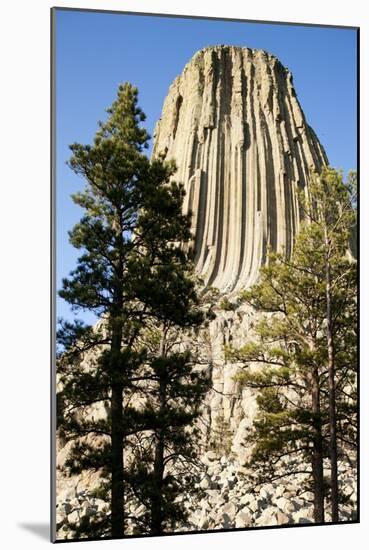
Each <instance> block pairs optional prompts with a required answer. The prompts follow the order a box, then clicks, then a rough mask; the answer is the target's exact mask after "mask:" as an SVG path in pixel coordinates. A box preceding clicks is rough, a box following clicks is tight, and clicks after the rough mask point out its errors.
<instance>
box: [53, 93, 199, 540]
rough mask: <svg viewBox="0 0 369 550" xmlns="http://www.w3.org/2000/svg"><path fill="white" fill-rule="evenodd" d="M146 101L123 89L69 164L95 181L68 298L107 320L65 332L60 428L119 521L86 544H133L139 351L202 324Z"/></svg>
mask: <svg viewBox="0 0 369 550" xmlns="http://www.w3.org/2000/svg"><path fill="white" fill-rule="evenodd" d="M137 95H138V92H137V89H136V88H134V87H132V86H131V85H130V84H128V83H127V84H124V85H121V86H120V87H119V90H118V97H117V99H116V100H115V101H114V102H113V104H112V106H111V108H109V109H108V114H109V116H108V119H107V121H106V122H104V123H100V128H99V130H98V132H97V133H96V136H95V138H94V142H93V144H92V145H81V144H77V143H75V144H73V145H72V146H71V150H72V153H73V155H72V158H71V160H70V161H69V165H70V167H71V168H72V170H74V172H75V173H76V174H79V175H81V176H82V177H83V178H84V180H85V182H86V187H85V189H84V190H83V191H82V192H80V193H76V194H75V195H73V200H74V202H75V203H76V204H78V205H79V206H80V207H81V208H82V209H83V211H84V214H83V217H82V218H81V220H80V222H79V223H78V224H76V225H75V226H74V228H73V229H72V230H71V232H70V242H71V243H72V245H73V246H75V247H76V248H77V249H79V250H80V251H81V255H80V256H79V258H78V265H77V267H76V269H75V270H74V271H72V272H71V274H70V276H69V277H68V278H66V279H64V280H63V288H62V289H61V290H60V292H59V294H60V296H61V297H62V298H64V299H65V300H66V301H67V302H69V303H70V304H71V305H72V307H73V308H74V309H76V310H80V311H85V310H88V311H92V312H94V313H95V314H96V315H98V316H100V317H101V319H102V320H101V322H100V323H98V325H97V326H96V327H95V328H92V327H91V326H86V325H84V324H83V323H81V322H76V323H74V324H73V323H62V325H61V328H60V330H59V342H60V345H61V348H62V352H61V354H60V357H59V361H58V365H59V366H58V373H59V374H58V377H59V381H60V387H61V391H60V393H59V394H58V409H59V412H60V414H59V426H58V427H59V433H60V436H61V437H63V438H64V440H65V441H71V442H72V445H71V448H70V452H69V456H68V459H67V461H66V464H65V471H66V472H67V473H70V474H72V473H81V472H83V471H86V470H92V471H93V470H96V471H99V473H100V474H101V476H102V479H103V478H104V479H105V483H102V485H101V491H102V494H105V495H109V499H110V508H111V516H104V517H101V518H99V519H97V518H95V519H94V520H91V521H90V522H89V525H88V526H87V528H86V529H84V526H79V527H78V528H76V531H75V533H76V536H80V535H81V534H83V533H84V536H86V531H87V536H94V535H95V536H96V535H99V536H104V535H105V536H112V537H122V536H124V525H125V522H124V472H123V464H124V441H125V440H126V438H127V437H129V435H131V434H132V433H136V432H138V431H139V430H140V429H142V426H140V425H138V424H137V420H138V419H137V417H136V416H135V414H134V411H133V408H132V407H131V406H130V404H129V403H130V401H129V399H126V396H128V395H131V394H132V393H133V392H134V384H133V382H132V379H133V378H134V376H135V373H137V371H138V370H139V369H140V367H141V365H142V361H143V357H144V352H141V351H140V350H137V349H136V347H135V344H136V342H137V339H138V337H139V335H140V334H141V332H142V330H143V329H144V328H145V326H146V323H147V321H148V319H150V318H152V317H153V316H154V317H155V318H156V319H159V320H160V322H174V323H176V324H177V325H178V326H187V325H194V324H199V323H200V322H201V315H200V314H199V313H198V312H197V313H196V314H195V313H193V312H189V310H190V309H191V305H193V304H196V301H197V296H196V291H195V287H194V282H193V280H192V278H191V272H190V266H189V261H188V258H187V256H186V254H185V253H184V252H183V250H181V249H180V248H179V247H178V246H177V243H178V242H186V241H188V240H189V239H190V231H189V217H188V216H184V215H182V201H183V196H184V191H183V188H182V187H181V186H180V185H177V184H175V183H173V182H170V178H171V176H172V175H173V172H174V166H173V165H172V164H168V163H163V162H162V161H161V160H153V161H151V162H150V161H149V159H148V158H147V157H146V156H145V154H144V152H143V149H144V148H145V147H146V146H147V143H148V139H149V136H148V134H147V133H146V131H145V130H144V129H143V128H142V127H141V126H140V123H141V122H142V121H143V120H144V118H145V116H144V114H143V112H142V111H141V109H140V108H139V107H138V105H137ZM97 404H99V407H100V409H98V411H100V412H98V413H97V414H96V409H94V407H95V406H96V405H97ZM102 407H104V408H105V411H106V414H101V409H102ZM132 419H133V420H132Z"/></svg>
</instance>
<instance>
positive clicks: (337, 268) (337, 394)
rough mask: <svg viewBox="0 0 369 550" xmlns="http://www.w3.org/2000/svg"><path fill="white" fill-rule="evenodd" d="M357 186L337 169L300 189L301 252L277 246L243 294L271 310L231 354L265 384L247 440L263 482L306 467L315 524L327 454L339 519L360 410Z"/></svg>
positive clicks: (320, 516)
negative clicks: (342, 476) (344, 462)
mask: <svg viewBox="0 0 369 550" xmlns="http://www.w3.org/2000/svg"><path fill="white" fill-rule="evenodd" d="M351 182H352V180H351ZM351 187H352V186H351V184H350V185H349V186H346V185H344V183H343V181H342V176H341V175H340V174H339V173H337V172H336V171H334V170H332V169H330V168H327V169H325V170H324V171H323V172H322V174H321V175H320V176H319V177H318V176H316V175H315V176H314V177H312V180H311V183H310V185H309V187H308V195H307V196H306V197H305V198H304V197H303V196H302V197H301V208H302V209H303V211H304V212H305V221H304V223H303V224H302V227H301V229H300V232H299V234H298V236H297V238H296V242H295V245H294V250H293V253H292V257H291V258H290V259H289V260H285V259H284V257H283V256H282V255H278V254H272V253H271V254H269V258H268V264H267V265H266V266H265V267H263V268H262V270H261V275H260V279H259V282H258V283H257V284H256V285H255V286H254V287H253V288H252V289H250V290H249V291H246V292H244V293H243V299H244V300H245V301H246V302H247V303H249V304H250V305H251V306H252V307H253V308H255V310H256V311H259V312H261V313H262V317H261V320H260V321H258V322H257V323H256V326H255V341H254V342H250V343H248V344H247V345H246V346H245V347H244V348H242V349H240V350H228V357H231V358H233V359H237V360H239V361H241V362H243V363H244V365H245V367H244V369H243V371H242V372H241V373H240V375H239V378H240V380H241V381H242V383H243V384H245V385H247V386H249V387H252V388H255V389H257V390H258V397H257V401H258V405H259V413H258V416H257V418H256V420H255V422H254V432H253V433H252V434H250V435H249V437H248V442H249V443H250V444H251V443H254V447H253V452H252V459H251V463H252V464H253V466H254V467H257V468H259V476H258V477H259V481H262V480H263V479H265V478H276V477H278V476H286V475H296V474H297V473H298V472H300V473H305V474H306V475H307V476H308V477H309V479H310V480H311V483H312V490H313V493H314V517H315V521H316V522H323V521H324V497H325V486H324V479H323V458H324V457H325V456H329V457H330V460H331V482H330V491H331V495H330V496H331V503H332V520H333V521H338V500H339V495H338V488H337V441H339V442H341V450H343V446H344V445H346V446H347V445H349V446H350V447H351V448H354V446H355V442H354V441H353V439H354V434H353V433H352V430H351V434H350V436H347V433H349V432H347V433H345V430H346V429H347V427H348V425H349V424H350V423H353V422H354V418H355V414H356V396H355V392H351V391H347V390H348V388H355V377H356V263H355V261H354V260H353V258H352V256H351V254H350V253H349V252H348V243H349V240H350V235H351V232H352V228H353V226H354V224H355V211H354V209H353V207H352V201H351V197H350V191H351ZM349 415H352V417H350V416H349ZM338 419H339V420H338ZM306 462H308V463H310V464H311V468H310V469H307V468H306V466H305V464H306Z"/></svg>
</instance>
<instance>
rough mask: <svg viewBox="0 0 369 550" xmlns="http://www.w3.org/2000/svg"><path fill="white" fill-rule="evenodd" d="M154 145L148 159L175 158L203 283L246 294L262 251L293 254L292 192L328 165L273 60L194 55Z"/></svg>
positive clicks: (252, 54) (258, 55)
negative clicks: (151, 155)
mask: <svg viewBox="0 0 369 550" xmlns="http://www.w3.org/2000/svg"><path fill="white" fill-rule="evenodd" d="M154 138H155V142H154V149H153V154H154V156H160V157H162V158H165V159H174V160H175V161H176V164H177V168H178V170H177V173H176V175H175V178H176V179H177V180H178V181H180V182H183V184H184V185H185V190H186V199H185V205H184V208H185V210H186V211H191V212H192V233H193V235H194V242H193V249H194V259H195V264H196V267H197V271H198V272H199V274H200V275H201V277H202V278H203V280H204V283H205V284H206V285H213V286H215V287H217V288H219V289H220V290H221V291H223V292H232V291H236V290H239V289H241V288H245V287H246V288H247V287H249V286H250V285H252V284H253V283H254V282H255V280H256V278H257V275H258V271H259V268H260V266H261V265H262V264H263V263H264V261H265V258H266V251H267V248H268V246H270V247H271V248H272V249H273V250H275V251H278V252H284V253H285V254H286V255H287V256H288V255H289V254H290V252H291V247H292V245H293V240H294V236H295V235H296V232H297V231H298V228H299V223H300V218H301V215H300V212H299V207H298V200H297V190H298V188H302V189H304V188H306V186H307V181H308V176H309V172H310V170H312V169H313V170H317V171H320V169H321V168H322V166H323V165H324V164H327V157H326V154H325V152H324V149H323V147H322V145H321V144H320V142H319V140H318V138H317V136H316V135H315V133H314V131H313V130H312V128H311V127H310V126H309V125H308V124H307V122H306V119H305V116H304V113H303V111H302V109H301V107H300V104H299V102H298V100H297V97H296V92H295V89H294V86H293V80H292V75H291V73H290V72H289V70H288V69H286V68H285V67H283V65H282V64H281V63H280V62H279V61H278V59H277V58H276V57H275V56H273V55H271V54H269V53H267V52H265V51H263V50H254V49H249V48H241V47H235V46H213V47H208V48H205V49H202V50H201V51H199V52H197V53H196V54H195V55H194V57H193V58H192V59H191V61H190V62H189V63H188V64H187V65H186V67H185V68H184V70H183V72H182V74H181V75H180V76H178V77H177V78H176V79H175V80H174V82H173V83H172V85H171V86H170V88H169V93H168V96H167V97H166V99H165V101H164V106H163V111H162V117H161V119H160V120H159V122H158V124H157V126H156V129H155V132H154Z"/></svg>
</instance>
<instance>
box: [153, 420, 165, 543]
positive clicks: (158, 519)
mask: <svg viewBox="0 0 369 550" xmlns="http://www.w3.org/2000/svg"><path fill="white" fill-rule="evenodd" d="M163 478H164V435H163V432H162V430H159V433H158V436H157V441H156V446H155V461H154V491H153V498H152V501H151V534H152V535H162V534H163V519H164V518H163V499H162V486H163Z"/></svg>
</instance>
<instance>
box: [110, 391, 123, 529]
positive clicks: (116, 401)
mask: <svg viewBox="0 0 369 550" xmlns="http://www.w3.org/2000/svg"><path fill="white" fill-rule="evenodd" d="M122 424H123V385H122V384H113V386H112V395H111V475H112V478H111V534H112V537H114V538H121V537H123V536H124V488H123V433H122Z"/></svg>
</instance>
